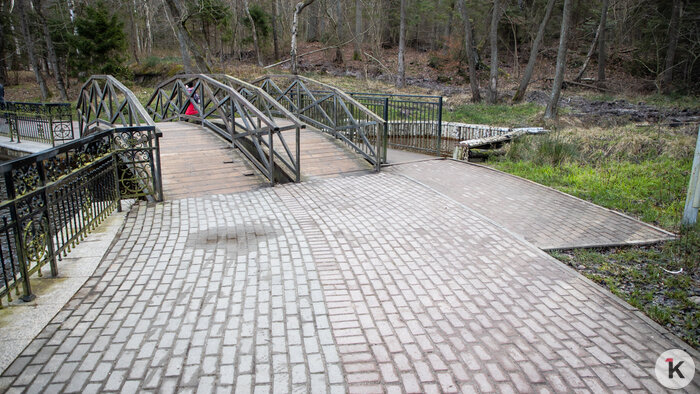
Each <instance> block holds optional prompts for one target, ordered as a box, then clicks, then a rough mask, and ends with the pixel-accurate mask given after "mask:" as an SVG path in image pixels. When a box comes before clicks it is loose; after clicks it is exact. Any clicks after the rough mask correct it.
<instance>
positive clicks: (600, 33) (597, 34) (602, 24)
mask: <svg viewBox="0 0 700 394" xmlns="http://www.w3.org/2000/svg"><path fill="white" fill-rule="evenodd" d="M607 11H608V0H603V10H602V12H601V14H600V23H598V29H596V31H595V37H593V42H591V47H590V48H589V49H588V53H587V54H586V60H585V61H584V62H583V66H581V70H579V72H578V74H576V78H574V81H575V82H580V81H581V78H583V74H584V73H585V72H586V69H588V64H589V63H590V62H591V58H592V57H593V53H594V52H595V48H596V46H598V55H599V56H598V57H599V59H598V61H599V62H600V43H601V37H603V38H602V42H604V41H605V19H606V14H607ZM603 53H605V49H603ZM598 71H600V68H599V69H598ZM603 79H605V76H603Z"/></svg>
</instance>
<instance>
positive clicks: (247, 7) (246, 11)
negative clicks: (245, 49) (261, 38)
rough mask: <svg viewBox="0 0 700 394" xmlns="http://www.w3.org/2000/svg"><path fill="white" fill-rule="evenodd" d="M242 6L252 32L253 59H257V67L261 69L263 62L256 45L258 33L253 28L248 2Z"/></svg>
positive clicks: (245, 1) (258, 47) (245, 0)
mask: <svg viewBox="0 0 700 394" xmlns="http://www.w3.org/2000/svg"><path fill="white" fill-rule="evenodd" d="M243 6H244V7H245V14H246V16H247V17H248V20H250V26H251V29H252V30H253V47H254V48H255V57H257V59H258V66H260V67H262V66H263V62H262V57H261V55H260V45H258V32H257V29H256V28H255V21H254V20H253V16H252V15H250V6H249V5H248V0H243Z"/></svg>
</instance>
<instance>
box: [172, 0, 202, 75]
mask: <svg viewBox="0 0 700 394" xmlns="http://www.w3.org/2000/svg"><path fill="white" fill-rule="evenodd" d="M175 1H176V0H163V2H164V3H165V5H166V7H165V10H166V15H167V16H168V20H169V21H170V23H171V25H172V27H173V30H174V31H175V37H176V38H177V41H178V44H179V45H180V54H181V55H182V62H183V65H184V67H185V72H193V71H194V70H193V67H192V58H191V57H190V53H189V52H192V57H194V61H195V62H196V63H197V68H198V70H197V71H198V72H209V71H210V70H211V67H209V64H208V63H207V61H206V60H205V59H204V56H202V53H201V51H200V50H199V49H198V48H197V45H196V44H195V43H194V41H193V40H192V37H191V36H190V33H189V32H188V31H187V28H186V27H185V18H184V17H183V15H182V13H181V11H180V10H181V8H180V6H178V4H176V3H175ZM188 69H189V71H188Z"/></svg>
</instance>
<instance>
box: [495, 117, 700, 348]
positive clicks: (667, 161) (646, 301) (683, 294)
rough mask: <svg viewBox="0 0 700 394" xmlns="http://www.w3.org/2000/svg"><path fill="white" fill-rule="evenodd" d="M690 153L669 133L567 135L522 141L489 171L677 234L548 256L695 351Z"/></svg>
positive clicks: (698, 315) (698, 289)
mask: <svg viewBox="0 0 700 394" xmlns="http://www.w3.org/2000/svg"><path fill="white" fill-rule="evenodd" d="M694 147H695V137H694V136H688V135H687V134H683V133H677V132H676V131H674V130H670V129H669V130H664V129H660V128H640V127H635V126H625V127H616V128H612V129H601V128H587V129H574V128H569V129H566V130H561V131H558V132H557V131H555V132H553V133H551V134H549V135H544V136H529V137H524V138H521V139H519V140H517V141H515V142H514V143H511V144H510V145H509V146H508V147H507V148H506V154H505V155H504V156H502V157H500V158H499V159H498V160H496V161H493V162H489V163H488V164H489V165H491V166H493V167H495V168H497V169H500V170H502V171H505V172H508V173H512V174H515V175H518V176H521V177H524V178H527V179H530V180H533V181H535V182H538V183H541V184H544V185H547V186H550V187H553V188H555V189H558V190H561V191H563V192H566V193H569V194H571V195H574V196H577V197H579V198H582V199H585V200H588V201H591V202H593V203H595V204H598V205H601V206H604V207H607V208H611V209H614V210H616V211H620V212H624V213H626V214H629V215H631V216H634V217H637V218H639V219H641V220H642V221H645V222H647V223H652V224H655V225H658V226H661V227H663V228H666V229H668V230H671V231H674V232H676V233H677V234H678V238H677V239H675V240H673V241H669V242H666V243H663V244H659V245H653V246H638V247H622V248H607V249H581V250H573V251H560V252H552V255H553V256H554V257H555V258H557V259H559V260H561V261H562V262H564V263H566V264H569V265H570V266H572V267H574V268H576V269H577V270H578V271H579V272H581V273H582V274H583V275H585V276H586V277H588V278H589V279H591V280H593V281H594V282H596V283H599V284H600V285H602V286H605V287H606V288H608V290H610V291H611V292H612V293H613V294H615V295H617V296H618V297H620V298H622V299H624V300H625V301H627V302H628V303H630V304H631V305H633V306H635V307H637V308H639V309H640V310H642V311H643V312H645V313H646V314H647V315H648V316H649V317H650V318H652V319H653V320H655V321H656V322H658V323H659V324H661V325H663V326H665V327H667V328H668V329H670V330H671V331H673V332H674V333H676V334H677V335H679V336H681V337H682V338H683V339H684V340H686V341H687V342H688V343H690V344H691V345H693V346H695V347H698V348H700V305H698V303H696V302H694V299H693V298H692V297H694V296H700V225H698V226H695V227H694V228H684V227H681V226H680V219H681V215H682V211H683V206H684V204H685V195H686V188H687V185H688V178H689V175H690V170H691V166H692V158H693V153H694ZM681 269H682V272H680V273H670V272H677V271H678V270H681ZM669 271H670V272H669Z"/></svg>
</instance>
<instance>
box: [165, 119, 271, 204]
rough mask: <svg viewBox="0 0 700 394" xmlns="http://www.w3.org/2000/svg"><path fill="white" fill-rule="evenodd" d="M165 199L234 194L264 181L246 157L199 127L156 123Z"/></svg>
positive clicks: (174, 123)
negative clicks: (158, 132)
mask: <svg viewBox="0 0 700 394" xmlns="http://www.w3.org/2000/svg"><path fill="white" fill-rule="evenodd" d="M158 128H159V129H160V130H161V131H162V132H163V137H161V139H160V160H161V173H162V175H163V194H164V196H165V199H166V200H176V199H180V198H187V197H200V196H207V195H212V194H227V193H237V192H243V191H247V190H252V189H257V188H259V187H261V186H264V185H266V184H267V181H266V180H265V178H263V177H262V176H261V175H259V173H258V172H257V171H255V170H254V169H253V167H252V165H250V164H248V161H247V159H245V158H244V157H243V155H241V154H240V153H239V152H238V151H237V150H235V149H232V148H231V147H230V146H229V145H228V144H227V143H226V142H225V141H224V140H223V139H221V138H220V137H218V136H216V135H215V134H214V133H213V132H211V131H209V130H207V129H205V128H204V127H202V126H199V125H196V124H192V123H186V122H164V123H158Z"/></svg>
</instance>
